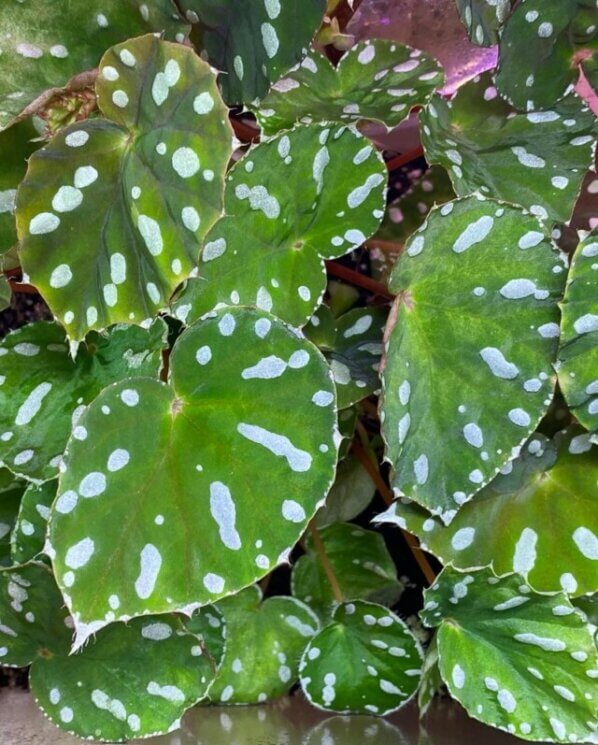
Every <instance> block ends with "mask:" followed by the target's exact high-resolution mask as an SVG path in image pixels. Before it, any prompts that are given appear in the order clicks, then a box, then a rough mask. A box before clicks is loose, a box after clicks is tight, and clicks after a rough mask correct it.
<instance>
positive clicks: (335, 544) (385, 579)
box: [291, 523, 403, 618]
mask: <svg viewBox="0 0 598 745" xmlns="http://www.w3.org/2000/svg"><path fill="white" fill-rule="evenodd" d="M319 532H320V537H321V539H322V543H323V544H324V551H325V552H326V556H327V557H328V561H329V563H330V566H331V568H332V571H333V573H334V576H335V577H336V580H337V582H338V585H339V588H340V590H341V592H342V595H343V599H344V600H349V599H364V600H371V601H373V602H378V603H380V604H382V605H389V606H390V605H394V604H395V603H396V602H397V600H398V599H399V597H400V595H401V592H402V591H403V585H402V584H401V583H400V582H399V581H398V580H397V568H396V566H395V563H394V561H393V560H392V557H391V555H390V553H389V551H388V549H387V548H386V544H385V542H384V538H383V537H382V535H380V533H374V531H372V530H365V529H364V528H361V527H359V526H358V525H352V524H351V523H335V524H333V525H329V526H328V527H326V528H322V529H321V530H320V531H319ZM304 542H305V550H306V554H305V555H304V556H302V557H301V558H300V559H299V560H298V561H297V563H296V564H295V566H294V567H293V574H292V575H291V587H292V591H293V595H295V597H298V598H299V599H300V600H303V601H304V602H306V603H309V604H310V606H311V607H312V608H314V609H315V610H317V612H318V613H319V614H320V617H322V618H329V617H330V610H331V608H332V606H333V605H334V601H335V597H334V594H333V591H332V588H331V586H330V582H329V581H328V578H327V576H326V571H325V569H324V565H323V563H322V559H321V557H320V556H319V554H318V553H317V551H316V549H315V546H314V541H313V537H312V536H311V535H307V536H306V538H305V539H304Z"/></svg>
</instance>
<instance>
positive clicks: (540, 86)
mask: <svg viewBox="0 0 598 745" xmlns="http://www.w3.org/2000/svg"><path fill="white" fill-rule="evenodd" d="M582 5H585V2H579V0H524V1H523V2H521V3H519V4H518V6H517V7H516V8H515V10H514V11H513V14H512V15H511V17H510V18H509V19H508V21H507V22H506V24H505V26H504V28H503V30H502V34H501V39H500V57H499V66H498V72H497V74H496V85H497V87H498V89H499V91H500V94H501V95H502V96H503V97H504V98H506V99H507V100H508V101H509V102H510V103H512V104H513V106H515V107H516V108H518V109H521V110H523V111H526V110H527V111H532V110H535V109H542V108H544V107H547V106H552V104H553V103H554V102H555V101H558V99H559V98H562V97H563V96H564V95H565V93H566V92H567V91H568V90H569V89H570V86H571V85H572V83H573V82H574V81H575V79H576V78H577V67H576V64H575V61H574V60H573V54H574V48H573V45H572V33H571V32H572V29H571V24H572V23H573V21H574V18H575V15H576V13H577V11H578V7H579V6H582ZM593 5H594V9H593V12H594V14H595V13H596V7H595V3H593ZM594 22H595V19H594Z"/></svg>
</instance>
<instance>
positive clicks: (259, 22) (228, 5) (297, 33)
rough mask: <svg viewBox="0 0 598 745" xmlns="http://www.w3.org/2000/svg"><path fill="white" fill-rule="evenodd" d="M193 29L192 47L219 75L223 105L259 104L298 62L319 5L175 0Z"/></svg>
mask: <svg viewBox="0 0 598 745" xmlns="http://www.w3.org/2000/svg"><path fill="white" fill-rule="evenodd" d="M179 6H180V7H181V10H183V11H184V12H185V16H186V18H187V20H188V21H190V22H191V23H194V24H198V26H197V37H198V39H197V41H196V45H197V46H198V47H201V49H202V52H205V54H207V57H208V59H209V60H210V62H211V63H212V65H214V67H216V68H217V69H218V70H222V71H223V73H224V74H223V75H222V77H221V80H220V82H221V85H222V90H223V94H224V98H225V100H226V101H228V103H230V104H235V103H249V102H250V101H253V100H254V99H259V98H261V97H262V96H263V95H264V93H265V92H266V91H267V90H268V86H269V85H270V83H271V81H272V80H276V78H277V77H278V76H279V75H280V74H281V73H282V72H283V71H284V70H286V69H287V68H289V67H290V66H291V65H293V64H294V63H295V62H298V61H299V60H300V59H301V58H302V57H303V56H304V54H305V49H306V48H307V47H308V46H309V43H310V42H311V40H312V39H313V37H314V35H315V33H316V31H317V29H318V26H319V25H320V23H321V21H322V16H323V15H324V11H325V9H326V2H325V0H264V2H262V1H261V0H257V1H252V2H247V0H180V2H179Z"/></svg>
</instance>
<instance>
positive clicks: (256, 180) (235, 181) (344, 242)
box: [174, 125, 387, 326]
mask: <svg viewBox="0 0 598 745" xmlns="http://www.w3.org/2000/svg"><path fill="white" fill-rule="evenodd" d="M386 181H387V171H386V167H385V165H384V161H383V160H382V158H381V156H380V154H379V153H378V152H377V150H376V149H375V148H374V147H373V146H372V145H371V144H370V143H369V141H368V140H367V139H365V138H364V137H363V136H362V135H361V134H359V132H358V131H357V130H355V129H353V128H351V127H333V126H316V125H314V126H308V127H296V128H295V129H293V130H292V131H290V132H287V133H285V134H282V135H280V136H278V137H276V138H274V139H271V140H268V141H266V142H262V143H260V144H259V145H256V146H255V147H252V148H251V149H250V150H249V151H248V152H247V154H246V155H245V157H244V158H243V159H242V160H240V161H239V162H238V163H237V164H236V165H235V167H234V168H233V169H232V170H231V172H230V174H229V176H228V178H227V184H226V191H225V212H226V217H224V218H223V219H222V220H220V222H218V223H217V225H216V226H215V227H214V228H213V230H212V231H211V232H210V234H209V235H208V236H207V238H206V243H205V245H204V248H203V251H202V255H201V261H200V265H199V277H198V278H195V279H191V280H189V282H188V283H187V286H186V288H185V289H184V290H183V291H182V293H181V294H180V295H179V296H178V297H177V300H176V303H175V305H174V309H175V310H174V312H175V315H176V316H177V317H178V318H180V319H181V320H182V321H184V322H192V321H194V320H196V319H197V318H199V317H200V316H201V315H203V314H204V313H206V312H207V311H209V310H211V309H212V308H214V307H215V306H218V304H237V303H241V304H242V305H253V306H256V307H258V308H261V309H262V310H266V311H271V312H272V313H274V314H275V315H277V316H279V317H280V318H282V319H283V320H284V321H287V322H288V323H291V324H293V325H294V326H301V325H303V324H304V323H305V322H306V321H307V319H308V318H310V316H311V315H312V314H313V312H314V310H315V309H316V308H317V307H318V305H319V304H320V302H321V300H322V296H323V294H324V290H325V288H326V272H325V270H324V259H333V258H336V257H338V256H343V255H344V254H346V253H348V252H349V251H352V250H353V249H354V248H356V247H357V246H360V245H361V244H362V243H363V242H364V241H365V240H366V239H367V238H368V237H369V236H371V235H372V234H373V233H374V232H375V231H376V229H377V228H378V225H379V224H380V220H381V219H382V216H383V215H384V203H385V194H386Z"/></svg>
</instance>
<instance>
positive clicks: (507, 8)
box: [457, 0, 513, 47]
mask: <svg viewBox="0 0 598 745" xmlns="http://www.w3.org/2000/svg"><path fill="white" fill-rule="evenodd" d="M512 3H513V0H457V9H458V10H459V16H460V17H461V20H462V21H463V24H464V26H465V28H466V29H467V35H468V36H469V38H470V39H471V41H472V42H473V43H474V44H477V45H478V46H480V47H491V46H493V45H494V44H496V43H497V42H498V36H499V31H500V28H501V26H502V25H503V24H504V22H505V21H506V20H507V18H508V17H509V13H510V12H511V5H512Z"/></svg>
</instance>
